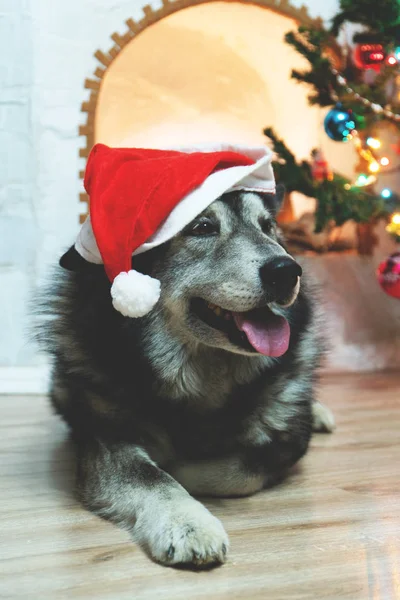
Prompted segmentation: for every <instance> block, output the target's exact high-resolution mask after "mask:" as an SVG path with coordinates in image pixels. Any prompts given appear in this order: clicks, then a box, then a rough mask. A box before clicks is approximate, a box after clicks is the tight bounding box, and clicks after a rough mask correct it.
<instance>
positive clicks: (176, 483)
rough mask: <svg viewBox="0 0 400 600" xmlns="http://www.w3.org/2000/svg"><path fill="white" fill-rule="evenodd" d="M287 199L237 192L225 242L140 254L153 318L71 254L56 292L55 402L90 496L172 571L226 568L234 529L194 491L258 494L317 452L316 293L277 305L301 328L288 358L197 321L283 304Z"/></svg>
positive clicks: (219, 233)
mask: <svg viewBox="0 0 400 600" xmlns="http://www.w3.org/2000/svg"><path fill="white" fill-rule="evenodd" d="M278 204H279V198H278V197H276V198H275V199H272V198H271V197H269V199H267V200H266V199H263V198H261V197H260V196H258V195H256V194H249V193H238V192H237V193H231V194H227V195H226V197H222V199H220V200H217V201H216V202H214V203H213V204H212V205H211V206H210V207H209V208H208V209H207V210H206V211H205V214H203V215H202V218H203V219H204V218H207V219H208V222H212V223H213V224H214V227H215V235H213V236H195V235H193V236H192V235H190V232H189V233H188V232H183V233H182V234H180V235H178V236H176V238H174V239H173V240H172V241H171V242H168V243H167V244H165V245H163V246H161V247H159V248H157V249H156V250H153V251H151V252H149V253H146V254H144V255H141V256H139V257H137V258H135V259H134V266H135V268H137V269H140V270H141V272H145V273H149V274H151V275H152V276H156V277H157V278H158V279H160V280H161V282H162V290H163V293H162V296H161V300H160V301H159V303H158V305H157V306H156V308H155V309H154V310H153V311H152V312H151V313H150V314H149V315H147V316H146V317H144V318H142V319H128V318H124V317H122V315H121V314H119V313H117V312H116V311H115V310H114V309H113V307H112V305H111V299H110V282H109V281H108V279H107V277H106V275H105V272H104V269H103V267H102V266H101V265H88V264H86V263H84V262H83V261H81V260H79V257H78V256H77V255H76V256H75V255H74V251H72V250H71V251H70V252H69V254H68V256H67V259H66V258H65V257H64V259H63V263H64V264H67V266H69V267H70V268H73V269H74V270H75V272H70V273H67V272H64V273H63V274H61V273H60V274H59V277H58V282H57V284H56V285H55V286H53V291H52V295H51V297H50V298H49V297H48V296H47V297H46V304H47V309H46V312H47V314H50V315H51V316H52V318H51V319H49V320H48V322H47V324H45V325H42V326H41V327H42V329H41V332H42V334H41V337H42V338H43V340H44V343H45V345H46V348H47V350H48V351H49V352H50V353H52V354H53V356H54V359H55V361H54V373H53V384H52V392H51V398H52V403H53V405H54V407H55V408H56V410H57V411H58V412H59V413H60V414H61V415H62V416H63V418H64V419H65V420H66V421H67V423H68V424H69V425H70V427H71V429H72V432H73V435H74V439H75V442H76V448H77V461H78V489H79V493H80V497H81V499H82V501H83V503H84V504H85V505H86V506H87V507H88V508H89V509H90V510H92V511H94V512H95V513H97V514H99V515H101V516H103V517H105V518H108V519H110V520H112V521H113V522H115V523H117V524H120V525H121V526H123V527H125V528H127V529H128V530H129V531H130V532H131V534H132V536H133V537H134V539H135V540H136V541H138V542H139V543H140V544H141V545H142V547H143V548H144V549H146V550H147V551H148V553H149V554H150V555H151V556H152V557H153V558H154V559H155V560H157V561H160V562H162V563H165V564H177V563H190V564H194V565H203V564H204V565H205V564H213V563H220V562H222V561H224V560H225V556H226V552H227V549H228V538H227V535H226V533H225V531H224V529H223V527H222V525H221V523H220V522H219V521H218V520H217V519H216V518H215V517H213V516H212V515H211V514H210V512H209V511H208V510H207V509H206V508H205V507H204V506H203V505H202V504H200V503H199V502H198V501H197V500H195V499H193V498H192V496H191V495H190V494H194V495H215V496H242V495H247V494H252V493H254V492H256V491H258V490H261V489H262V488H263V487H265V486H268V485H271V484H272V483H274V482H275V481H277V480H279V479H280V478H281V477H282V476H283V475H284V474H285V473H286V471H287V470H288V469H289V468H290V467H291V466H292V465H293V464H294V463H295V462H296V461H298V460H299V459H300V458H301V457H302V456H303V455H304V453H305V452H306V450H307V447H308V444H309V440H310V436H311V431H312V406H313V396H314V379H315V376H314V374H315V370H316V368H317V366H318V362H319V357H320V344H319V341H318V336H317V327H316V320H315V317H314V310H313V305H312V302H311V300H310V297H309V296H310V295H309V293H308V291H307V282H306V281H302V285H301V289H300V292H299V293H298V295H297V298H296V296H295V295H294V296H293V298H292V299H291V300H290V301H289V302H288V303H287V304H282V303H281V306H278V305H274V303H273V302H272V304H269V306H270V305H272V306H274V310H276V312H277V313H279V314H281V315H284V316H285V317H286V318H287V320H288V321H289V323H290V329H291V338H290V347H289V350H288V351H287V352H286V354H284V355H283V356H282V357H281V358H277V359H272V358H268V357H266V356H261V355H258V354H256V353H254V352H253V353H251V352H249V351H248V350H247V349H245V348H239V347H237V346H235V344H234V343H233V342H231V341H230V340H229V339H228V338H227V337H226V336H225V334H223V333H222V332H220V331H217V330H212V329H211V328H210V327H208V326H207V325H206V324H205V323H201V322H200V321H199V320H198V319H197V320H196V319H195V318H194V317H193V315H192V314H191V312H190V306H191V305H190V302H191V299H192V298H194V297H198V296H200V297H201V298H204V299H206V301H208V302H212V303H214V304H216V305H218V306H222V307H224V308H226V309H229V310H232V311H248V310H251V309H253V308H259V307H262V306H265V303H266V302H267V301H270V303H271V301H272V299H271V298H267V296H266V292H265V289H264V287H263V284H262V281H261V279H260V269H261V268H262V265H263V264H264V263H265V262H266V261H268V260H270V259H271V258H273V257H274V256H280V255H286V253H285V250H284V249H283V246H282V244H281V242H280V240H279V238H278V235H277V233H276V226H275V221H274V214H275V212H276V210H277V205H278ZM192 231H193V229H192ZM297 291H298V290H296V293H297ZM294 298H296V299H295V300H294ZM319 427H323V423H322V424H321V423H319Z"/></svg>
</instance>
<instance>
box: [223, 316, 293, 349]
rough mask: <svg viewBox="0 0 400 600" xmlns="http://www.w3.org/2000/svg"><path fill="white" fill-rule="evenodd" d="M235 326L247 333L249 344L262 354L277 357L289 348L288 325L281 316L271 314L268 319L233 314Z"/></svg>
mask: <svg viewBox="0 0 400 600" xmlns="http://www.w3.org/2000/svg"><path fill="white" fill-rule="evenodd" d="M233 316H234V319H235V323H236V327H237V328H238V329H239V330H240V331H243V332H244V333H245V334H246V335H247V339H248V341H249V343H250V344H251V346H253V348H254V349H255V350H257V352H259V353H260V354H264V356H273V357H275V358H276V357H278V356H282V354H285V352H286V351H287V349H288V348H289V340H290V327H289V323H288V322H287V321H286V319H284V318H283V317H278V315H271V316H269V317H268V321H267V322H264V321H262V320H256V319H254V320H253V319H246V318H245V317H244V315H243V313H242V314H240V313H237V314H234V315H233Z"/></svg>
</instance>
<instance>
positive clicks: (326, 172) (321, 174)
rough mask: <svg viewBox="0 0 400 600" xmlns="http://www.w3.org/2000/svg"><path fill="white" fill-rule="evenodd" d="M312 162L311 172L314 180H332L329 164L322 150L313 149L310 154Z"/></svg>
mask: <svg viewBox="0 0 400 600" xmlns="http://www.w3.org/2000/svg"><path fill="white" fill-rule="evenodd" d="M311 156H312V159H313V160H312V162H311V174H312V177H313V179H314V181H318V182H320V181H326V180H327V179H328V180H329V181H332V179H333V174H332V171H331V170H330V168H329V165H328V163H327V161H326V159H325V156H324V155H323V153H322V150H319V149H317V150H313V152H312V154H311Z"/></svg>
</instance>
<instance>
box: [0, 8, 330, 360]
mask: <svg viewBox="0 0 400 600" xmlns="http://www.w3.org/2000/svg"><path fill="white" fill-rule="evenodd" d="M294 3H295V4H298V5H301V4H302V1H301V0H298V1H296V2H294ZM142 4H147V1H145V2H141V1H140V0H65V1H64V0H0V45H1V52H0V148H1V160H0V290H1V291H0V332H1V334H0V367H15V366H25V367H29V366H32V365H35V364H39V363H41V362H42V359H40V357H38V355H37V353H36V350H35V348H34V346H33V345H31V344H28V343H27V336H26V326H27V318H26V305H27V299H28V297H29V295H30V294H31V292H32V290H33V289H34V287H35V286H36V285H37V283H38V282H39V281H40V280H41V279H42V277H43V276H44V275H45V274H46V273H47V272H48V266H49V264H51V263H54V262H55V261H56V260H57V258H58V256H59V255H60V252H61V250H62V249H63V248H65V247H66V246H68V244H70V243H71V242H72V240H73V239H74V236H75V234H76V231H77V219H78V217H77V215H78V208H79V205H78V194H79V191H80V187H79V186H80V184H79V181H78V176H77V173H78V170H79V168H81V166H82V165H81V164H80V162H79V158H78V148H79V146H80V145H81V140H80V139H79V137H78V135H77V129H78V124H79V123H80V122H82V116H81V113H80V105H81V102H82V101H83V100H84V99H85V97H86V96H87V92H85V91H84V89H83V82H84V79H85V77H87V76H89V75H90V74H91V73H92V72H93V70H94V68H95V59H94V58H93V52H94V51H95V50H96V49H97V48H103V49H107V48H108V47H109V46H110V45H111V43H110V38H109V36H110V34H111V33H113V32H114V31H121V32H123V31H124V29H125V25H124V22H125V20H126V19H127V18H128V17H134V18H135V17H136V18H138V17H139V16H140V15H141V5H142ZM308 4H309V6H310V12H311V14H313V15H314V16H317V15H318V14H321V15H322V16H324V17H329V15H330V14H332V12H333V10H334V8H335V6H336V4H337V2H336V0H329V1H327V2H324V3H321V2H320V0H310V1H309V3H308Z"/></svg>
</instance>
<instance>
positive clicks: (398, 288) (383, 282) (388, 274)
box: [376, 252, 400, 299]
mask: <svg viewBox="0 0 400 600" xmlns="http://www.w3.org/2000/svg"><path fill="white" fill-rule="evenodd" d="M376 275H377V279H378V282H379V284H380V286H381V287H382V289H383V290H384V291H385V292H386V294H388V295H389V296H393V298H399V299H400V252H395V253H394V254H391V255H390V256H389V258H387V259H386V260H384V261H383V262H381V264H380V265H379V267H378V270H377V274H376Z"/></svg>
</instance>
